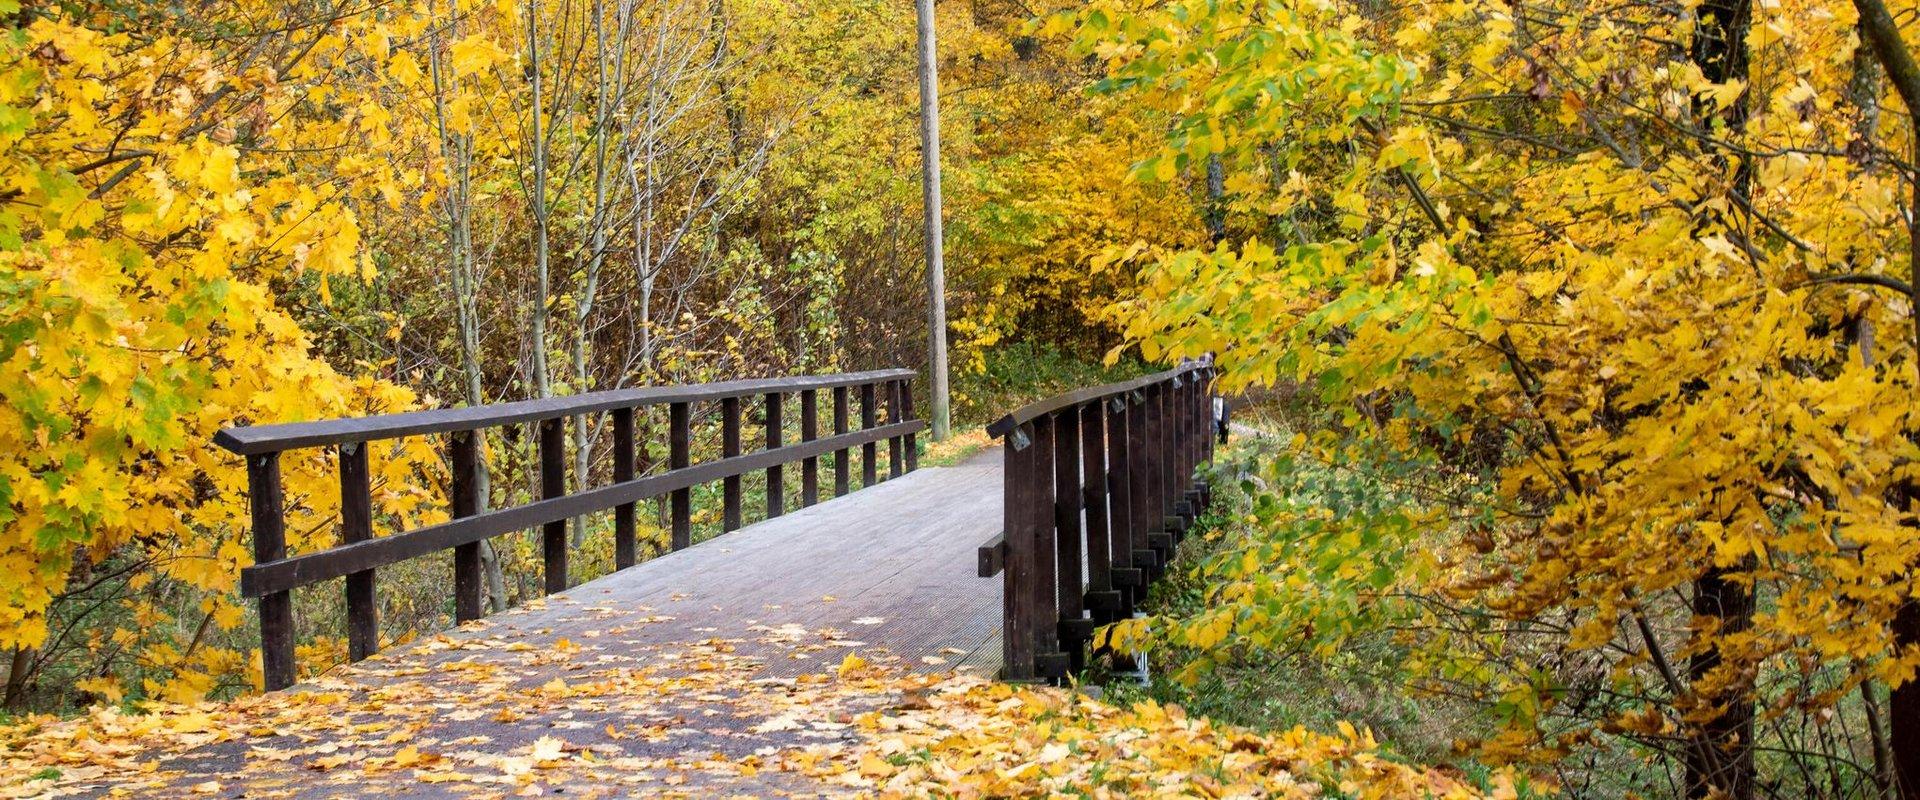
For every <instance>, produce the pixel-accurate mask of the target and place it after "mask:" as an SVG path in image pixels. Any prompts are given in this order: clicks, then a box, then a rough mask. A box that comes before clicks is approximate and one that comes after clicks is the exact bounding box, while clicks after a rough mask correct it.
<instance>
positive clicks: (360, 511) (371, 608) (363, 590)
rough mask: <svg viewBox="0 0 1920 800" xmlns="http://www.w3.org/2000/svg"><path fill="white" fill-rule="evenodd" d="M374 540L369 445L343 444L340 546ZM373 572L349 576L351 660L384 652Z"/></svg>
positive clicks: (348, 614) (363, 571)
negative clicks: (368, 458) (368, 466)
mask: <svg viewBox="0 0 1920 800" xmlns="http://www.w3.org/2000/svg"><path fill="white" fill-rule="evenodd" d="M371 538H373V482H372V476H371V475H370V474H369V472H368V469H367V443H366V442H347V443H345V444H342V445H340V543H341V544H353V543H354V542H364V541H366V540H368V539H371ZM373 584H374V578H373V570H370V569H366V570H361V571H359V572H350V573H347V658H348V659H351V660H353V661H359V660H361V659H364V658H366V657H367V656H370V655H373V654H374V653H377V652H379V651H380V611H379V606H378V605H377V604H376V603H375V602H374V593H373V592H374V589H373Z"/></svg>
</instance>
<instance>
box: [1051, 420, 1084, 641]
mask: <svg viewBox="0 0 1920 800" xmlns="http://www.w3.org/2000/svg"><path fill="white" fill-rule="evenodd" d="M1080 487H1081V483H1080V409H1078V408H1066V409H1062V410H1061V411H1060V412H1059V413H1058V414H1056V415H1055V416H1054V433H1053V546H1054V580H1055V581H1056V585H1057V587H1058V589H1057V591H1056V592H1055V597H1057V598H1058V602H1059V604H1060V618H1059V623H1058V624H1059V640H1060V649H1061V650H1063V651H1065V652H1066V654H1067V659H1068V663H1069V664H1070V665H1071V666H1070V668H1071V669H1072V670H1073V671H1074V672H1079V671H1080V670H1082V669H1085V668H1086V655H1085V652H1086V651H1085V647H1084V646H1083V645H1084V644H1085V639H1084V637H1083V635H1082V627H1083V625H1082V623H1083V622H1084V618H1085V617H1086V601H1085V599H1084V596H1085V593H1086V582H1085V577H1086V564H1085V563H1084V561H1083V560H1082V558H1081V553H1082V551H1083V543H1082V537H1083V536H1084V535H1085V531H1084V530H1083V529H1082V527H1081V523H1080V510H1081V509H1080V502H1081V494H1080V491H1081V489H1080ZM1088 632H1090V631H1088Z"/></svg>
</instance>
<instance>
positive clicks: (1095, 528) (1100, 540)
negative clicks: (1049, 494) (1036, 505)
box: [1080, 400, 1120, 623]
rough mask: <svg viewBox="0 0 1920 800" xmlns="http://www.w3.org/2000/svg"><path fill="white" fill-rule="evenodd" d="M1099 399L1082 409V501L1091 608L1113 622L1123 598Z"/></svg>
mask: <svg viewBox="0 0 1920 800" xmlns="http://www.w3.org/2000/svg"><path fill="white" fill-rule="evenodd" d="M1106 405H1107V404H1106V402H1105V401H1101V400H1095V401H1094V402H1092V403H1088V404H1087V405H1085V406H1083V407H1081V409H1080V476H1081V477H1080V483H1081V489H1080V504H1081V507H1082V508H1084V509H1085V514H1084V516H1085V518H1086V523H1087V611H1088V612H1089V613H1090V615H1091V616H1092V617H1093V619H1094V620H1095V621H1096V622H1102V623H1105V622H1112V621H1113V619H1114V617H1113V612H1114V610H1115V609H1117V608H1118V607H1119V605H1120V599H1119V597H1118V596H1117V595H1116V594H1115V592H1114V591H1113V549H1112V544H1111V543H1110V542H1111V540H1110V539H1109V537H1110V536H1111V535H1112V532H1111V530H1110V529H1109V527H1108V525H1109V517H1108V515H1107V452H1106V436H1107V409H1106Z"/></svg>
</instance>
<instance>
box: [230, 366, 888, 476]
mask: <svg viewBox="0 0 1920 800" xmlns="http://www.w3.org/2000/svg"><path fill="white" fill-rule="evenodd" d="M914 374H915V373H914V371H913V370H910V369H885V370H874V371H871V372H847V373H841V374H837V375H798V376H792V377H785V378H756V379H750V380H734V381H716V382H712V383H695V384H686V385H680V386H635V387H631V388H627V389H608V390H606V391H599V392H587V393H586V394H576V395H568V396H565V397H544V398H540V399H538V400H518V401H515V402H511V403H493V404H490V405H484V406H467V407H464V408H445V409H434V410H430V411H405V412H401V413H398V414H380V415H377V416H372V417H350V418H346V419H328V420H317V421H313V422H282V423H276V424H272V425H253V426H243V427H233V428H225V429H222V430H221V431H220V432H219V433H217V434H215V435H214V437H213V443H214V444H217V445H219V446H221V447H223V448H225V449H227V450H228V451H230V452H234V453H239V454H240V455H250V454H253V453H274V452H280V451H284V450H297V449H300V448H303V447H321V446H325V445H335V444H346V443H349V442H372V441H379V440H381V439H398V438H400V437H403V436H418V435H421V434H429V433H451V432H454V431H471V430H479V429H482V428H498V427H502V426H505V425H516V424H519V423H522V422H541V421H544V420H549V419H558V418H561V417H576V416H580V415H582V414H592V413H596V412H600V411H612V410H614V409H619V408H640V407H644V406H662V405H668V404H670V403H697V402H702V401H708V400H720V399H723V398H727V397H749V396H752V395H758V394H766V393H769V392H780V393H794V392H800V391H805V390H810V389H815V390H817V389H833V388H837V387H843V386H861V385H866V384H875V383H885V382H889V381H898V380H910V379H912V378H913V376H914Z"/></svg>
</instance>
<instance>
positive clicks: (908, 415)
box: [900, 378, 920, 472]
mask: <svg viewBox="0 0 1920 800" xmlns="http://www.w3.org/2000/svg"><path fill="white" fill-rule="evenodd" d="M900 415H901V417H903V418H905V419H908V420H913V419H918V417H915V416H914V415H913V381H912V380H911V379H908V378H901V379H900ZM906 441H907V471H908V472H912V471H914V470H916V469H919V468H920V444H919V442H917V441H915V440H914V435H913V434H912V433H908V434H907V437H906Z"/></svg>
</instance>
